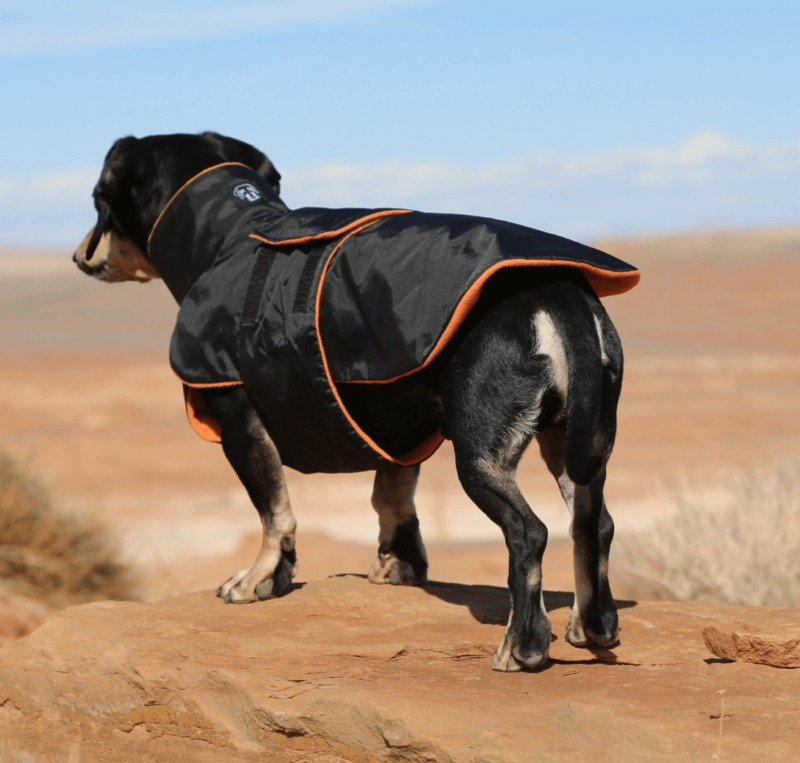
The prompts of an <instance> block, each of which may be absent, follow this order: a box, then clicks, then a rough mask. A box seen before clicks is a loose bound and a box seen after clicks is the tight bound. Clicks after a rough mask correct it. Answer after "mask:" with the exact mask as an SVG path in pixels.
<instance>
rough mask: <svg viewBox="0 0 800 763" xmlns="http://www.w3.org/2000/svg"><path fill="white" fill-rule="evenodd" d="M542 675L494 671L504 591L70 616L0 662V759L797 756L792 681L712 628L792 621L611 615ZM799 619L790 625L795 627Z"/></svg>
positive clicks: (348, 589) (557, 608) (768, 614)
mask: <svg viewBox="0 0 800 763" xmlns="http://www.w3.org/2000/svg"><path fill="white" fill-rule="evenodd" d="M545 602H546V605H547V608H548V611H549V613H550V616H551V618H552V620H553V630H554V636H555V640H554V641H553V643H552V645H551V652H550V654H551V660H550V662H549V663H548V664H547V666H546V667H545V668H544V669H540V670H538V671H536V672H532V673H515V674H504V673H495V672H492V670H491V653H492V652H493V650H494V649H495V647H496V646H497V644H498V643H499V641H500V638H501V636H502V633H503V629H504V626H505V622H506V620H507V617H508V592H507V591H506V590H505V589H502V588H494V587H490V586H464V585H451V584H443V583H429V584H428V585H426V586H424V587H419V588H395V587H388V586H373V585H370V584H369V583H368V582H367V581H366V580H365V579H364V578H363V577H358V576H341V577H334V578H330V579H328V580H326V581H323V582H317V583H307V584H304V585H302V586H297V587H296V588H295V590H293V591H292V592H291V593H290V594H289V595H288V596H286V597H284V598H282V599H278V600H273V601H266V602H261V603H258V604H252V605H247V606H241V607H233V606H229V605H225V604H224V603H223V602H222V601H221V600H220V599H218V598H216V597H214V595H213V593H212V592H210V591H205V592H200V593H193V594H188V595H186V596H182V597H179V598H176V599H171V600H167V601H162V602H158V603H154V604H138V603H130V602H102V603H93V604H86V605H81V606H78V607H72V608H71V609H67V610H65V611H64V612H62V613H60V614H57V615H55V616H52V617H50V618H49V619H47V620H46V621H45V623H44V625H42V626H41V627H40V628H39V629H38V630H36V631H34V632H33V633H32V634H31V635H30V636H27V637H26V638H23V639H20V640H19V641H16V642H13V643H11V644H8V645H6V646H4V647H3V648H2V649H0V760H35V761H37V762H38V761H47V762H49V761H53V762H55V761H81V763H94V762H95V761H122V760H136V761H138V762H141V763H145V762H148V761H165V760H176V761H181V760H186V761H193V762H195V761H198V762H199V763H205V761H208V762H209V763H210V762H211V761H214V763H218V762H219V761H223V762H225V761H256V760H258V761H263V760H270V761H278V762H279V763H280V762H281V761H285V762H286V763H299V762H300V761H317V762H318V763H337V762H338V761H342V760H353V761H364V762H366V761H383V760H386V761H469V762H472V761H474V762H475V763H497V762H499V761H533V760H537V761H539V760H542V761H560V760H570V761H589V760H591V761H592V762H593V763H594V762H595V761H615V762H616V763H618V762H619V761H628V760H630V761H650V760H654V761H655V760H659V761H662V760H670V761H673V760H703V759H706V760H710V759H711V756H712V755H713V754H715V753H716V752H717V744H718V737H719V725H720V720H719V709H720V697H719V696H718V694H717V692H718V691H719V690H721V689H724V690H725V691H726V695H725V707H724V718H723V737H722V755H721V757H722V759H723V760H727V761H753V760H759V761H770V760H775V761H779V760H793V759H796V751H797V740H798V739H800V712H798V711H800V671H796V670H786V669H777V668H773V667H769V666H766V665H755V664H747V663H740V662H727V661H724V660H720V659H718V658H715V657H713V656H712V655H710V654H709V653H708V651H707V650H706V646H705V644H704V641H703V631H704V628H705V627H706V626H708V625H711V624H714V623H716V622H720V621H722V620H725V621H743V622H751V621H754V620H757V621H758V622H759V623H761V624H762V626H763V627H764V628H765V629H766V630H768V629H769V626H770V625H775V626H777V625H779V624H781V623H785V622H787V617H788V618H790V619H791V617H792V616H793V617H797V616H798V615H800V612H798V611H795V610H785V609H783V610H777V609H776V610H771V609H766V608H748V607H738V608H720V607H714V606H710V605H705V604H676V603H663V602H660V603H635V602H619V606H620V622H621V625H622V644H621V645H620V646H619V647H616V648H614V649H611V650H596V651H588V650H584V649H577V648H575V647H572V646H570V645H569V644H568V643H567V642H566V641H565V640H564V630H565V628H566V624H567V620H568V617H569V610H570V607H571V605H572V595H571V594H564V593H547V594H545ZM787 613H788V614H787Z"/></svg>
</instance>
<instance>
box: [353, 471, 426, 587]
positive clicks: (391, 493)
mask: <svg viewBox="0 0 800 763" xmlns="http://www.w3.org/2000/svg"><path fill="white" fill-rule="evenodd" d="M418 477H419V466H385V467H383V468H381V469H378V471H377V472H376V473H375V486H374V488H373V490H372V507H373V508H374V509H375V511H376V512H377V513H378V521H379V522H380V533H379V534H378V544H379V545H378V558H377V559H376V560H375V563H374V564H373V565H372V567H371V568H370V571H369V575H368V578H369V581H370V583H392V584H393V585H421V584H422V583H424V582H425V581H426V580H427V579H428V555H427V553H426V552H425V545H424V544H423V542H422V536H421V535H420V532H419V520H418V519H417V510H416V508H415V506H414V491H415V490H416V487H417V478H418Z"/></svg>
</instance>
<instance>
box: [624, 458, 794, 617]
mask: <svg viewBox="0 0 800 763" xmlns="http://www.w3.org/2000/svg"><path fill="white" fill-rule="evenodd" d="M720 487H721V488H722V490H719V489H717V490H709V489H708V488H705V487H703V486H701V485H698V484H694V485H692V484H689V483H685V484H684V485H682V486H681V487H679V488H677V489H675V490H674V491H672V492H671V493H670V494H669V497H670V498H671V499H672V500H673V501H674V504H675V513H674V514H673V515H672V516H669V517H667V518H665V519H663V520H661V521H660V522H658V523H657V524H656V525H654V526H653V527H652V528H650V529H649V530H648V531H646V532H644V533H641V534H639V535H635V536H629V537H627V538H621V539H620V542H619V546H618V548H617V549H616V551H617V554H616V556H617V561H618V562H619V563H621V565H622V566H623V568H624V569H625V570H626V571H627V572H628V573H629V575H631V577H632V581H631V582H629V583H628V592H627V593H628V595H631V596H634V597H636V596H637V592H636V589H637V587H638V589H639V591H640V592H646V594H645V595H644V596H641V598H647V597H648V595H649V598H663V599H672V600H678V601H687V600H690V599H699V600H702V601H708V602H712V603H714V604H726V605H753V606H774V607H800V457H798V458H795V459H792V460H786V461H782V462H776V463H775V464H774V465H773V466H772V467H771V468H770V469H769V470H767V471H756V470H749V471H739V472H734V473H733V474H731V476H730V477H729V479H728V480H726V482H725V484H723V485H721V486H720ZM720 496H721V497H720ZM636 581H638V586H637V584H636ZM640 595H641V594H640Z"/></svg>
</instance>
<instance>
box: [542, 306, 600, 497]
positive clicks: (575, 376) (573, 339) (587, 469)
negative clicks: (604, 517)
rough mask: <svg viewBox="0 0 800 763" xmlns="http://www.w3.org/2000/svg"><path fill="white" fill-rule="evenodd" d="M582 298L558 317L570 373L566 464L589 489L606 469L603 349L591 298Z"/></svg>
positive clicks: (557, 326) (558, 313) (557, 324)
mask: <svg viewBox="0 0 800 763" xmlns="http://www.w3.org/2000/svg"><path fill="white" fill-rule="evenodd" d="M580 297H581V298H579V299H572V300H570V305H569V312H568V313H567V314H565V313H564V312H563V311H560V310H559V311H558V312H557V314H556V316H554V317H555V318H556V329H557V330H558V332H559V334H560V335H561V337H562V343H563V346H564V354H565V355H566V361H567V373H568V380H567V403H566V410H565V412H564V417H565V420H566V421H565V423H566V431H565V433H564V463H565V466H566V470H567V476H568V477H569V478H570V479H571V480H572V481H573V482H574V483H576V484H578V485H588V484H589V483H590V482H591V481H592V480H593V479H594V478H595V477H596V476H597V474H598V472H599V471H600V470H601V469H602V468H603V466H604V465H605V458H604V457H603V456H601V455H597V451H596V447H595V439H596V435H597V431H598V426H599V424H600V412H601V406H602V401H603V384H604V378H603V376H604V374H603V345H602V337H601V334H600V325H599V322H598V321H596V320H595V316H594V314H593V312H592V309H591V307H590V306H589V304H588V299H587V295H586V294H585V293H581V295H580ZM567 316H568V317H567ZM559 317H561V320H558V318H559Z"/></svg>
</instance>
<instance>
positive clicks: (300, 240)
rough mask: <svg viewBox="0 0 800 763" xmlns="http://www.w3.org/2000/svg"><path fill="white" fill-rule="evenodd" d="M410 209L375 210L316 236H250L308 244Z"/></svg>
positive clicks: (275, 242) (280, 242)
mask: <svg viewBox="0 0 800 763" xmlns="http://www.w3.org/2000/svg"><path fill="white" fill-rule="evenodd" d="M410 211H411V210H410V209H387V210H384V211H383V212H373V213H372V214H371V215H366V216H365V217H360V218H359V219H358V220H356V221H355V222H353V223H349V224H348V225H345V226H344V228H338V229H337V230H326V231H323V232H322V233H317V234H316V235H314V236H303V237H302V238H287V239H283V240H281V241H272V240H270V239H268V238H264V237H263V236H259V235H257V234H255V233H251V234H250V238H254V239H256V240H257V241H263V242H264V243H265V244H270V245H272V246H289V245H295V244H307V243H308V242H309V241H320V240H322V239H326V238H336V237H337V236H341V235H342V234H343V233H347V232H348V231H351V230H353V228H357V227H358V226H359V225H363V224H364V223H367V222H370V221H373V222H374V221H375V220H380V219H381V218H382V217H390V216H391V215H406V214H408V213H409V212H410Z"/></svg>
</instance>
